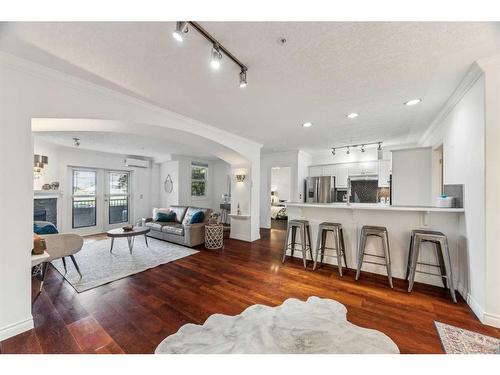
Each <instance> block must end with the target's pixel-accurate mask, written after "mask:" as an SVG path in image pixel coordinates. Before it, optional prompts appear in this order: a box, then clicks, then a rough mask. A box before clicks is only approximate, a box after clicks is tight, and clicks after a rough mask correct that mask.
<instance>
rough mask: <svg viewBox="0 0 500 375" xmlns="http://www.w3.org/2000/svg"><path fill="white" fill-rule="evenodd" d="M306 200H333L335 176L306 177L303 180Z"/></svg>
mask: <svg viewBox="0 0 500 375" xmlns="http://www.w3.org/2000/svg"><path fill="white" fill-rule="evenodd" d="M305 188H306V194H305V197H306V202H308V203H333V202H335V176H322V177H307V178H306V181H305Z"/></svg>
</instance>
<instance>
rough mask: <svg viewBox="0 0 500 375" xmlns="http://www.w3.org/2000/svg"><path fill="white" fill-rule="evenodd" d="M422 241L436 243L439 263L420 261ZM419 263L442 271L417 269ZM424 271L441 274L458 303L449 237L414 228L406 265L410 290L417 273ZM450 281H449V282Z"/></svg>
mask: <svg viewBox="0 0 500 375" xmlns="http://www.w3.org/2000/svg"><path fill="white" fill-rule="evenodd" d="M422 242H430V243H432V244H434V248H435V250H436V255H437V259H438V262H439V264H432V263H423V262H419V261H418V256H419V253H420V245H421V244H422ZM417 265H423V266H429V267H436V268H439V270H440V273H439V274H437V273H432V272H425V271H419V270H417ZM417 272H418V273H424V274H427V275H434V276H441V280H442V282H443V285H444V287H445V288H446V287H448V288H449V289H450V294H451V299H452V300H453V302H455V303H457V298H456V296H455V287H454V285H453V273H452V269H451V257H450V250H449V247H448V238H447V237H446V236H445V235H444V234H443V233H442V232H437V231H432V230H421V229H418V230H412V231H411V237H410V248H409V252H408V264H407V267H406V279H407V280H408V281H409V284H408V292H411V290H412V289H413V283H414V281H415V274H416V273H417ZM447 281H448V282H447Z"/></svg>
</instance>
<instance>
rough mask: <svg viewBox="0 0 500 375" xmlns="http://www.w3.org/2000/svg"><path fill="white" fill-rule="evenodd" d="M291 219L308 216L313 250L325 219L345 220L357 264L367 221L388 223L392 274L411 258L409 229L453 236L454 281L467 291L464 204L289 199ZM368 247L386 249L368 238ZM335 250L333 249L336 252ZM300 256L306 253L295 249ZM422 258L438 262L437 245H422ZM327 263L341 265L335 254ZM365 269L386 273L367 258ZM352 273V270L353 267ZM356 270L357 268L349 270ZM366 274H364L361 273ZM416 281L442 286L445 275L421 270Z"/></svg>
mask: <svg viewBox="0 0 500 375" xmlns="http://www.w3.org/2000/svg"><path fill="white" fill-rule="evenodd" d="M286 207H287V214H288V219H289V220H293V219H305V220H309V223H310V225H311V234H312V242H313V244H312V245H313V249H314V253H315V250H316V239H317V232H318V225H319V224H320V223H321V222H324V221H328V222H337V223H340V224H342V228H343V230H344V239H345V247H346V257H347V265H348V268H350V269H355V268H356V264H355V263H356V262H355V259H356V254H357V248H358V241H359V236H360V232H361V227H362V226H363V225H375V226H384V227H386V228H387V230H388V233H389V242H390V253H391V262H392V275H393V277H396V278H402V279H404V277H405V273H406V264H407V257H408V246H409V242H410V232H411V231H412V230H413V229H432V230H437V231H440V232H443V233H444V234H445V235H446V236H447V237H448V243H449V247H450V254H451V258H452V260H451V262H452V266H453V276H454V279H455V286H456V288H457V289H458V290H459V291H463V290H464V287H465V286H466V285H467V279H468V268H467V262H466V261H465V260H466V259H467V254H466V249H467V246H466V238H465V234H464V233H465V220H464V216H465V215H464V212H465V211H464V209H463V208H438V207H422V206H391V205H387V204H377V203H351V204H347V203H300V202H288V203H287V204H286ZM330 236H331V234H329V235H328V237H327V246H328V247H333V246H332V242H331V237H330ZM367 251H368V252H371V253H374V252H375V253H380V254H381V245H380V241H379V240H377V239H376V238H369V240H368V241H367ZM332 254H334V252H333V253H332ZM295 256H296V257H300V256H302V255H301V252H300V251H298V252H297V251H296V252H295ZM419 261H420V262H425V263H432V264H437V259H436V252H435V250H434V247H433V246H432V245H430V244H428V243H424V244H423V245H422V248H421V251H420V258H419ZM325 262H326V263H330V264H336V258H335V257H332V258H328V257H327V258H325ZM418 269H419V270H422V271H425V272H432V273H436V271H438V269H437V268H435V267H428V266H419V268H418ZM362 270H363V271H367V272H373V273H378V274H382V275H386V269H385V266H379V265H374V264H369V263H364V264H363V267H362ZM348 272H349V271H348ZM350 272H353V271H350ZM361 277H363V275H361ZM415 281H418V282H423V283H427V284H432V285H438V286H442V282H441V278H440V277H437V276H432V275H427V274H422V273H417V274H416V277H415Z"/></svg>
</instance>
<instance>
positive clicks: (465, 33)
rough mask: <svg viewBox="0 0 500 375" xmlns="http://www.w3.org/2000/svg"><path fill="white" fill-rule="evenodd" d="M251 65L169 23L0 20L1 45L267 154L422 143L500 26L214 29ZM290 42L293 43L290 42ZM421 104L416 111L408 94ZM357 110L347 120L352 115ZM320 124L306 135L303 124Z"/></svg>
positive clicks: (498, 45)
mask: <svg viewBox="0 0 500 375" xmlns="http://www.w3.org/2000/svg"><path fill="white" fill-rule="evenodd" d="M202 25H203V26H204V27H205V28H206V29H207V30H208V31H209V32H210V33H212V34H213V35H214V36H215V37H216V38H217V39H219V40H220V42H221V43H222V44H223V45H224V46H225V47H226V48H228V49H229V50H230V51H231V52H232V53H233V54H235V55H236V56H237V57H238V58H239V59H240V60H241V61H243V62H244V63H245V64H246V65H247V66H248V68H249V71H248V83H249V85H248V86H247V87H246V88H245V89H243V90H242V89H240V88H239V87H238V68H237V67H236V66H235V65H234V64H233V63H231V62H230V61H229V60H228V59H227V58H225V59H224V61H223V67H222V69H221V70H220V71H219V72H214V71H212V70H211V69H210V68H209V66H208V58H209V52H210V46H209V44H208V43H207V42H206V41H205V40H204V39H202V37H201V36H200V35H199V34H197V33H196V32H195V31H194V30H191V31H190V32H189V34H188V35H187V36H186V39H185V42H184V43H183V44H182V45H179V44H178V43H177V42H176V41H175V40H173V38H172V37H171V32H172V30H173V28H174V23H173V22H165V23H158V22H157V23H16V24H2V25H0V49H1V50H5V51H9V52H11V53H14V54H16V55H18V56H21V57H24V58H27V59H30V60H34V61H35V62H38V63H41V64H43V65H47V66H50V67H53V68H55V69H58V70H62V71H64V72H67V73H70V74H73V75H76V76H79V77H81V78H84V79H88V80H91V81H94V82H97V83H99V84H103V85H106V86H108V87H111V88H114V89H118V90H120V91H124V92H127V93H129V94H132V95H134V96H137V97H140V98H143V99H146V100H148V101H151V102H153V103H156V104H159V105H161V106H163V107H165V108H167V109H170V110H173V111H176V112H178V113H181V114H183V115H186V116H189V117H191V118H194V119H197V120H200V121H203V122H205V123H208V124H210V125H213V126H216V127H219V128H222V129H225V130H228V131H230V132H233V133H237V134H240V135H242V136H244V137H248V138H250V139H252V140H255V141H258V142H260V143H263V144H264V150H265V151H268V152H269V151H279V150H290V149H298V148H300V149H304V150H309V151H314V150H319V149H326V148H329V147H331V146H335V145H341V144H345V143H351V142H353V143H358V142H370V141H379V140H382V141H385V142H386V144H403V143H412V142H415V141H416V140H417V139H418V136H419V135H420V134H421V133H422V132H423V131H424V130H425V129H426V128H427V126H428V125H429V123H430V121H431V120H432V118H433V117H434V116H435V115H436V113H437V112H438V111H439V109H440V108H441V106H442V105H443V104H444V102H445V101H446V99H447V98H448V97H449V96H450V95H451V93H452V92H453V90H454V89H455V87H456V86H457V85H458V84H459V82H460V80H461V79H462V78H463V76H464V75H465V73H466V72H467V70H468V69H469V67H470V66H471V64H472V63H473V62H474V61H475V60H477V59H480V58H483V57H486V56H490V55H492V54H495V53H500V23H434V22H426V23H411V22H410V23H408V22H406V23H387V22H377V23H373V22H330V23H311V22H303V23H300V22H288V23H284V22H254V23H252V22H240V23H228V22H215V23H214V22H207V23H202ZM282 37H285V38H286V39H287V43H286V44H285V45H284V46H281V45H280V43H279V42H278V40H279V39H280V38H282ZM412 98H422V99H423V102H422V103H421V104H420V105H417V106H414V107H406V106H404V105H403V102H405V101H406V100H408V99H412ZM349 112H358V113H359V117H358V118H357V119H355V120H348V119H346V118H345V114H347V113H349ZM304 121H311V122H313V123H314V126H313V127H312V128H309V129H304V128H302V126H301V123H302V122H304Z"/></svg>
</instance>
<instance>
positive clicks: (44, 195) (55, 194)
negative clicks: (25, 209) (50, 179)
mask: <svg viewBox="0 0 500 375" xmlns="http://www.w3.org/2000/svg"><path fill="white" fill-rule="evenodd" d="M61 197H62V193H61V192H60V191H59V190H33V198H34V199H50V198H55V199H58V198H61Z"/></svg>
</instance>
